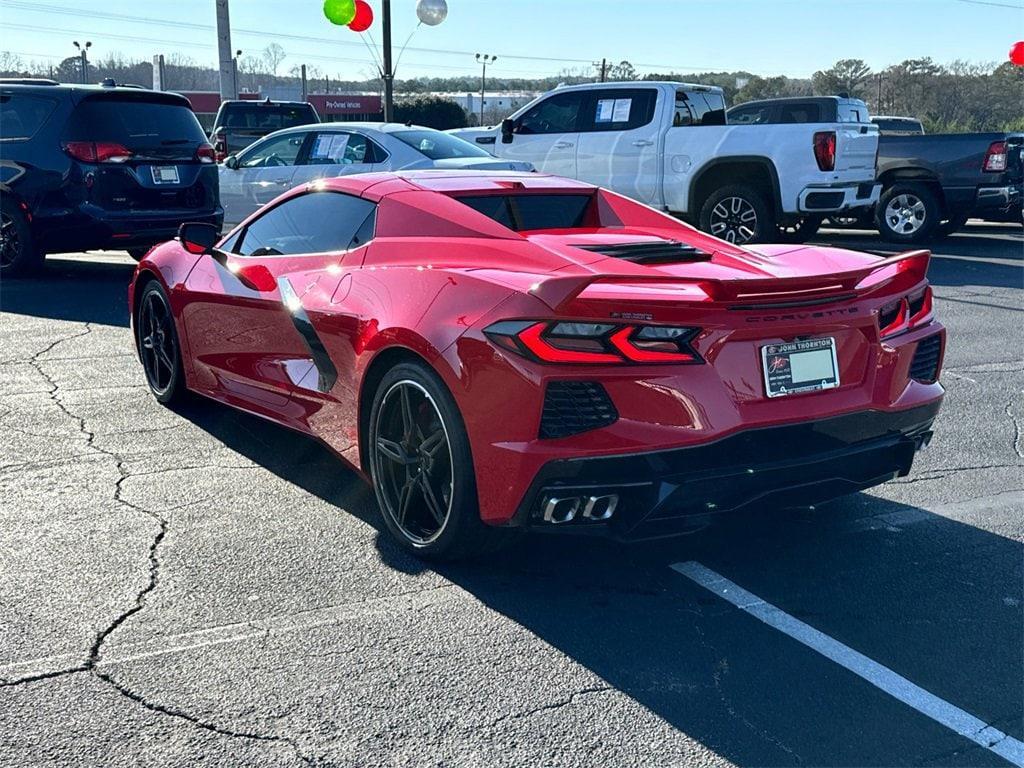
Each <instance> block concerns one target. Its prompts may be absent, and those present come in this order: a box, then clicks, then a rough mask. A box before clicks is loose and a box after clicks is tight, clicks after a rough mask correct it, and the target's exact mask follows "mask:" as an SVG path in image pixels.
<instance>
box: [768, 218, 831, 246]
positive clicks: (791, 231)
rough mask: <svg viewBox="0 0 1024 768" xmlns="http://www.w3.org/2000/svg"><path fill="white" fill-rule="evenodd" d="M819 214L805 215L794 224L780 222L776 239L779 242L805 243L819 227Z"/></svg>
mask: <svg viewBox="0 0 1024 768" xmlns="http://www.w3.org/2000/svg"><path fill="white" fill-rule="evenodd" d="M821 222H822V217H821V216H805V217H804V218H802V219H800V220H799V221H797V222H796V223H794V224H780V225H779V230H778V235H777V237H776V239H777V241H778V242H780V243H806V242H807V241H808V240H810V239H811V238H812V237H814V236H815V235H816V234H817V233H818V230H819V229H820V228H821Z"/></svg>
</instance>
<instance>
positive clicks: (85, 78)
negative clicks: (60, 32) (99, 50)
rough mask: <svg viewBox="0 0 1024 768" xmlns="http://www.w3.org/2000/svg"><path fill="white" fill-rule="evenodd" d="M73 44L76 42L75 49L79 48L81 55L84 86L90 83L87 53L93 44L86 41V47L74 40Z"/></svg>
mask: <svg viewBox="0 0 1024 768" xmlns="http://www.w3.org/2000/svg"><path fill="white" fill-rule="evenodd" d="M72 42H74V44H75V48H77V49H78V50H79V52H80V53H81V59H82V84H83V85H84V84H85V83H88V82H89V57H88V55H87V54H86V51H88V50H89V49H90V48H92V43H91V42H89V41H88V40H86V41H85V45H84V46H82V45H79V44H78V41H77V40H74V41H72Z"/></svg>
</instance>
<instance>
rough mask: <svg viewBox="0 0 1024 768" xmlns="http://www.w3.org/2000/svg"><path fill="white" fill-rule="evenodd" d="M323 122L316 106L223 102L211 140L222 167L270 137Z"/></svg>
mask: <svg viewBox="0 0 1024 768" xmlns="http://www.w3.org/2000/svg"><path fill="white" fill-rule="evenodd" d="M319 122H320V115H318V114H317V111H316V110H315V109H314V108H313V105H312V104H308V103H307V102H305V101H271V100H270V99H264V100H263V101H254V100H246V99H237V100H231V101H222V102H221V105H220V109H218V110H217V117H216V118H215V119H214V121H213V130H212V131H211V132H210V138H211V139H212V141H213V146H214V149H215V150H216V153H217V154H216V157H217V162H218V163H219V162H220V161H221V160H223V159H224V158H226V157H227V156H228V155H237V154H238V153H239V152H241V151H242V150H243V149H245V148H246V147H248V146H249V145H250V144H252V143H253V142H255V141H256V140H257V139H262V138H263V137H264V136H266V135H267V134H268V133H273V132H274V131H279V130H281V129H282V128H294V127H295V126H297V125H310V124H312V123H319Z"/></svg>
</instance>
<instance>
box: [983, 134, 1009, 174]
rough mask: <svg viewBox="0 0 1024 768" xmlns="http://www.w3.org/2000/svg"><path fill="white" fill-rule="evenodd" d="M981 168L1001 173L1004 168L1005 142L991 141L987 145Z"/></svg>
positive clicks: (987, 171) (988, 171)
mask: <svg viewBox="0 0 1024 768" xmlns="http://www.w3.org/2000/svg"><path fill="white" fill-rule="evenodd" d="M981 170H983V171H985V172H986V173H1002V172H1003V171H1005V170H1006V142H1005V141H993V142H992V143H991V144H989V145H988V151H987V152H986V153H985V162H984V163H983V164H982V166H981Z"/></svg>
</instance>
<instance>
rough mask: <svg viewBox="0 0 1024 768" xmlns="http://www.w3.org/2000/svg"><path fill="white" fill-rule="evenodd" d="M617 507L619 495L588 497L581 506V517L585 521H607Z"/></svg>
mask: <svg viewBox="0 0 1024 768" xmlns="http://www.w3.org/2000/svg"><path fill="white" fill-rule="evenodd" d="M618 505H619V495H618V494H617V493H610V494H608V495H606V496H590V497H588V498H587V502H586V504H584V505H583V517H585V518H586V519H587V520H608V519H609V518H610V517H611V516H612V515H614V514H615V507H617V506H618Z"/></svg>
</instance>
